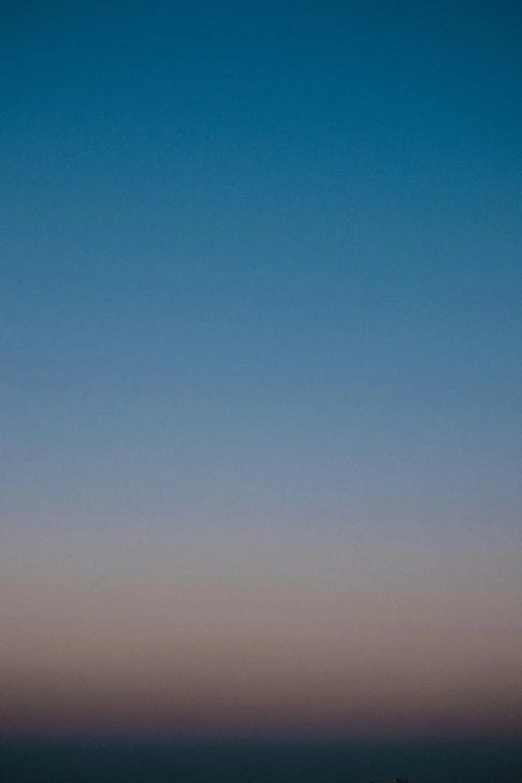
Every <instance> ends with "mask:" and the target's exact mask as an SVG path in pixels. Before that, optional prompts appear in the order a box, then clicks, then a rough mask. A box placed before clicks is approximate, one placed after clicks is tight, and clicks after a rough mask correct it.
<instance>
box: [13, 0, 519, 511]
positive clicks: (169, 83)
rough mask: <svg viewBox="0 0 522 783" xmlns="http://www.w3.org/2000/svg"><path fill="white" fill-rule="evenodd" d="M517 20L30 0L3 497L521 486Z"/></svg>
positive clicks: (501, 15) (22, 72) (295, 497)
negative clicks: (39, 2)
mask: <svg viewBox="0 0 522 783" xmlns="http://www.w3.org/2000/svg"><path fill="white" fill-rule="evenodd" d="M520 32H521V14H520V9H519V8H518V7H517V4H515V3H506V2H504V3H502V2H501V3H493V2H487V3H484V2H482V3H469V4H467V3H466V4H458V6H457V7H454V6H453V5H452V4H450V3H431V4H428V5H426V4H422V5H420V4H418V3H403V4H399V6H393V5H390V4H389V3H385V2H353V3H351V2H350V3H341V2H333V1H332V2H311V0H308V1H306V2H299V3H298V2H279V3H271V2H263V3H261V2H246V3H240V2H236V3H233V2H219V3H217V2H195V3H177V2H170V3H166V2H165V3H160V2H152V3H150V4H147V3H139V2H129V3H125V4H118V3H110V2H109V3H98V4H89V3H86V4H85V5H84V6H83V8H77V7H76V4H73V5H70V4H65V3H64V4H61V5H60V4H53V3H51V4H49V5H46V6H44V5H42V6H39V7H38V8H37V7H36V6H35V5H33V4H29V3H28V4H24V3H20V4H14V7H13V8H12V9H11V11H8V12H7V14H6V15H5V17H4V22H3V32H2V47H3V55H2V62H3V65H2V72H1V85H0V87H1V89H0V92H1V95H2V111H1V115H2V120H1V126H0V127H1V142H2V143H1V151H0V163H1V172H2V208H1V209H2V236H1V254H2V255H1V259H2V260H1V270H2V271H1V289H0V290H1V318H2V344H3V347H2V357H3V371H2V375H3V402H2V408H3V414H4V416H5V419H6V421H5V426H6V430H5V432H4V438H5V455H6V461H7V463H8V464H9V468H8V469H7V472H6V474H5V475H6V478H5V479H4V481H5V487H4V490H5V497H6V498H7V501H6V502H7V511H6V514H7V516H8V518H11V517H12V518H17V519H22V518H24V519H25V518H27V519H29V518H31V516H32V515H33V514H34V513H35V510H36V509H37V508H39V509H40V513H44V514H45V513H46V511H45V509H47V513H48V514H49V515H53V514H56V513H59V511H58V510H59V509H62V512H63V514H64V515H65V516H67V515H69V516H71V515H72V516H73V517H74V514H75V513H76V512H78V509H79V508H80V507H82V508H84V516H85V517H86V518H87V517H89V514H92V513H94V512H93V508H95V509H97V512H96V513H95V514H94V516H96V515H97V514H98V513H104V512H103V509H104V508H105V505H104V504H108V506H107V508H109V507H111V508H112V507H114V504H116V505H117V504H118V503H122V502H123V503H125V502H126V501H123V497H124V496H125V495H126V493H127V494H128V493H129V491H131V489H132V492H133V493H134V495H133V502H134V504H135V505H134V507H136V504H138V506H139V504H140V503H141V504H142V506H143V509H142V511H143V513H144V514H145V515H146V514H147V513H149V511H150V513H167V512H166V509H167V508H170V506H172V504H174V505H175V504H179V503H181V506H182V508H184V509H185V511H186V510H187V509H188V508H189V507H191V504H193V503H195V502H196V501H195V498H196V496H198V497H201V496H206V495H208V496H209V497H211V496H213V497H214V499H215V502H216V503H217V504H218V505H219V504H220V503H221V504H222V509H223V511H225V510H226V511H227V513H228V512H230V513H232V514H233V513H234V512H233V509H232V506H233V505H234V502H235V501H233V497H237V494H238V490H239V491H240V492H243V493H244V492H246V493H247V494H248V493H250V494H249V495H248V497H249V500H248V503H250V505H251V506H252V504H253V507H254V508H255V509H257V512H256V513H257V515H258V516H260V517H262V516H263V515H264V514H269V513H276V515H277V513H278V512H276V511H274V509H276V508H280V509H281V508H284V509H286V512H285V513H290V511H291V509H292V508H293V509H294V511H295V513H296V514H297V515H299V513H301V511H302V509H301V506H300V502H301V501H299V498H301V499H302V502H303V504H304V505H307V506H308V507H309V506H310V503H312V497H311V496H312V495H313V496H314V498H315V501H314V502H316V503H317V504H318V505H319V506H320V507H321V508H322V507H323V506H326V507H328V508H330V505H331V498H332V497H337V499H338V500H337V501H336V502H337V503H339V502H340V501H339V496H340V495H343V493H345V492H348V493H349V494H350V498H351V499H352V500H350V502H353V503H354V504H355V507H358V504H359V506H360V508H359V510H360V511H361V513H362V510H361V509H362V507H363V506H365V504H366V505H367V504H368V502H369V501H368V498H369V497H373V498H376V497H377V498H381V500H382V503H383V505H384V506H387V507H388V506H389V503H390V497H391V495H393V492H394V491H395V490H394V489H393V487H395V488H396V490H397V492H398V493H399V494H400V495H401V497H402V498H403V500H401V501H400V502H401V503H402V504H404V502H405V501H404V497H410V499H411V498H412V497H417V496H418V497H417V501H416V503H415V504H414V508H412V509H410V512H407V511H404V509H403V510H402V512H401V513H403V512H404V513H411V514H412V515H413V516H416V517H418V515H419V508H420V507H422V508H424V507H425V506H426V505H427V506H428V510H427V511H426V514H427V516H428V517H429V515H430V513H431V512H432V511H433V508H431V511H430V510H429V509H430V507H431V506H432V505H433V503H439V504H440V503H442V502H443V501H442V500H441V497H442V496H443V494H444V493H450V494H451V493H453V495H452V497H453V500H448V501H447V502H448V503H450V505H451V503H452V502H453V503H457V506H458V504H459V503H464V504H466V502H468V501H467V500H466V498H468V500H469V496H470V493H471V494H473V493H475V495H474V497H475V499H476V498H479V500H478V501H477V500H473V501H472V502H473V503H474V504H475V505H477V508H478V506H480V514H482V515H486V517H487V516H488V514H489V515H490V516H491V515H494V514H497V512H498V510H499V508H500V509H501V515H503V516H504V517H505V518H507V517H512V515H513V513H514V512H516V513H517V514H518V513H519V512H520V505H519V501H520V495H519V493H518V490H517V481H518V479H517V475H518V471H519V468H520V446H519V438H518V434H517V433H518V431H519V427H520V423H521V421H520V419H521V402H520V387H521V382H522V370H521V362H520V348H519V346H520V344H521V343H520V341H521V337H522V335H521V326H522V317H521V308H520V293H521V290H522V286H521V282H522V281H521V264H520V261H521V252H520V251H521V237H522V229H521V225H522V221H521V220H520V206H521V196H522V192H521V191H522V184H521V182H522V180H521V145H520V139H521V138H522V101H521V98H522V95H521V78H522V77H521V74H522V70H521V66H522V50H521V47H520ZM109 475H110V479H109ZM173 475H174V476H175V479H174V480H173V478H172V477H173ZM137 481H139V482H141V483H140V488H139V489H136V487H137V484H136V482H137ZM347 482H348V483H347ZM443 487H444V488H445V489H444V490H443ZM477 492H478V495H477V494H476V493H477ZM358 493H359V494H358ZM488 493H489V494H488ZM359 495H360V497H359ZM435 495H437V497H438V498H439V499H438V500H437V501H434V500H433V498H434V496H435ZM220 496H221V500H220ZM457 496H458V497H457ZM343 497H344V496H343ZM358 497H359V500H357V498H358ZM71 498H72V499H71ZM111 498H112V501H111ZM161 498H163V500H160V499H161ZM354 498H355V500H353V499H354ZM430 498H431V500H430ZM488 498H489V499H488ZM111 502H112V503H113V506H111ZM198 502H199V501H198ZM372 502H373V501H372ZM444 502H445V501H444ZM158 503H159V506H160V507H161V508H159V507H158V508H156V506H154V504H158ZM162 503H163V504H164V506H165V507H163V506H162ZM488 503H489V505H488ZM82 504H83V506H82ZM151 504H152V505H151ZM169 504H170V505H169ZM285 504H286V505H285ZM295 504H297V505H295ZM419 504H420V505H419ZM153 506H154V508H155V509H156V510H155V511H154V512H153V510H152V508H153ZM401 508H402V506H401ZM459 508H460V506H459ZM75 510H76V511H75ZM236 511H237V509H236ZM330 511H331V509H330ZM374 511H375V509H374ZM243 512H244V509H243V511H242V512H241V513H243ZM82 513H83V512H82ZM82 513H80V517H81V516H82ZM332 513H333V512H332ZM376 513H377V512H376ZM444 513H445V511H444V509H443V510H440V516H441V518H442V517H443V516H444ZM403 515H404V514H403ZM421 516H422V514H421Z"/></svg>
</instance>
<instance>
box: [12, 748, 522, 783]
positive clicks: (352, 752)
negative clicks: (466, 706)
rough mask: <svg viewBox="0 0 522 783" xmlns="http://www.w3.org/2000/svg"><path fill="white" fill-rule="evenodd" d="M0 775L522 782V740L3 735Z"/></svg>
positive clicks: (56, 779) (210, 781)
mask: <svg viewBox="0 0 522 783" xmlns="http://www.w3.org/2000/svg"><path fill="white" fill-rule="evenodd" d="M0 754H1V755H0V781H1V783H91V781H92V783H127V781H128V783H299V782H301V783H312V782H315V781H320V783H371V781H374V780H384V781H387V780H390V781H391V780H394V779H395V778H401V777H402V778H405V777H408V779H409V783H522V742H513V741H510V742H489V741H488V742H462V741H459V742H433V743H426V742H423V743H420V742H417V743H409V744H397V743H393V744H392V743H388V744H360V743H359V744H351V743H331V744H327V743H321V744H317V743H315V744H314V743H309V744H305V743H300V744H276V743H260V742H242V743H232V742H226V743H190V742H177V743H176V742H172V743H167V742H99V741H96V742H94V741H82V742H79V741H67V742H63V741H62V742H59V741H48V740H47V741H42V740H40V741H36V740H31V741H29V740H23V741H22V740H13V739H4V740H3V741H2V742H1V743H0Z"/></svg>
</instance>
